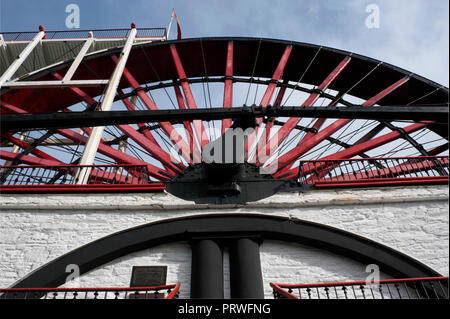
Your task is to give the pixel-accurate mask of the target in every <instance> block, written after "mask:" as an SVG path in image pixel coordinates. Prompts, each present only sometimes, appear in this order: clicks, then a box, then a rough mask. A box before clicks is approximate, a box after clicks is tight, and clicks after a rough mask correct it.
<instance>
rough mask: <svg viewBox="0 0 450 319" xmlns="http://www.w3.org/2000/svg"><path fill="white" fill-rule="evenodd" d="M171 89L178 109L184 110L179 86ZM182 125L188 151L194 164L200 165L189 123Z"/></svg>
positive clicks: (185, 122)
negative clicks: (187, 143)
mask: <svg viewBox="0 0 450 319" xmlns="http://www.w3.org/2000/svg"><path fill="white" fill-rule="evenodd" d="M173 89H174V90H175V95H176V97H177V103H178V107H179V108H180V109H183V110H185V109H186V105H185V104H184V100H183V96H182V95H181V91H180V88H179V86H178V85H176V84H174V86H173ZM183 125H184V128H185V130H186V136H187V138H188V142H189V149H190V150H191V153H192V157H193V158H194V162H195V163H200V162H201V158H200V152H199V150H198V147H197V144H196V143H195V141H194V131H193V130H192V126H191V123H190V122H189V121H184V122H183ZM191 164H192V161H191Z"/></svg>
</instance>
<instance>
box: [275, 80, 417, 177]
mask: <svg viewBox="0 0 450 319" xmlns="http://www.w3.org/2000/svg"><path fill="white" fill-rule="evenodd" d="M408 80H409V77H404V78H402V79H400V80H398V81H396V82H395V83H394V84H392V85H390V86H389V87H387V88H386V89H384V90H383V91H381V92H380V93H378V94H377V95H375V96H374V97H372V98H370V99H369V100H367V101H366V102H364V103H363V104H362V105H363V106H373V105H374V104H376V103H377V102H378V101H380V100H381V99H382V98H384V97H386V96H387V95H388V94H389V93H391V92H392V91H394V90H396V89H397V88H398V87H400V86H401V85H403V84H404V83H406V82H407V81H408ZM351 121H352V119H339V120H336V121H334V122H333V123H331V124H330V125H328V126H327V127H326V128H324V129H323V130H321V131H320V132H318V133H317V134H315V135H313V136H311V137H310V138H309V139H307V140H303V141H300V142H299V143H298V145H297V146H296V147H294V148H293V149H291V150H290V151H289V152H287V153H286V154H284V155H283V156H281V157H280V158H279V159H278V162H277V167H278V171H280V170H282V169H283V168H285V167H286V166H288V165H289V164H290V163H293V162H294V161H296V160H297V159H298V158H299V157H300V156H302V155H303V154H305V153H306V152H308V151H309V150H311V149H312V148H313V147H315V146H316V145H318V144H319V143H321V142H322V141H323V140H325V139H326V138H327V137H329V136H331V135H332V134H334V133H335V132H336V131H337V130H339V129H341V128H342V127H343V126H345V125H346V124H348V123H349V122H351ZM281 173H283V171H281Z"/></svg>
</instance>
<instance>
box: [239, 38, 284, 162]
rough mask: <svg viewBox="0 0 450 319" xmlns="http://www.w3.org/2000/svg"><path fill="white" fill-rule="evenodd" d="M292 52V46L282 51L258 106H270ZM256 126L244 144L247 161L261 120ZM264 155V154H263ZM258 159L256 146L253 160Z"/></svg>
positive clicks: (259, 120)
mask: <svg viewBox="0 0 450 319" xmlns="http://www.w3.org/2000/svg"><path fill="white" fill-rule="evenodd" d="M291 52H292V45H287V46H286V48H285V49H284V52H283V55H282V56H281V58H280V61H279V62H278V65H277V68H276V69H275V71H274V73H273V75H272V80H271V81H270V83H269V85H268V86H267V88H266V91H265V92H264V95H263V97H262V99H261V103H260V106H262V107H267V106H268V105H269V104H270V101H271V100H272V96H273V93H274V92H275V89H276V87H277V83H276V82H278V81H279V80H280V79H281V77H282V76H283V72H284V68H285V67H286V64H287V62H288V60H289V56H290V55H291ZM256 122H257V125H256V127H255V130H254V131H253V133H251V134H249V136H248V139H247V143H246V144H245V158H246V159H247V160H248V159H249V151H250V147H252V146H253V144H254V142H255V139H256V137H257V135H258V127H259V126H260V125H261V123H262V118H257V119H256ZM262 136H263V137H264V138H265V136H266V135H265V134H262ZM264 154H266V153H264ZM256 158H258V145H256V151H255V159H256Z"/></svg>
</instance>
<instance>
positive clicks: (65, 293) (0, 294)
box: [0, 282, 181, 299]
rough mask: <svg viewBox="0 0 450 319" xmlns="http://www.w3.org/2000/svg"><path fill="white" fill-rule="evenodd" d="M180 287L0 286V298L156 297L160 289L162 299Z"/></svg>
mask: <svg viewBox="0 0 450 319" xmlns="http://www.w3.org/2000/svg"><path fill="white" fill-rule="evenodd" d="M180 287H181V283H179V282H178V283H177V284H170V285H160V286H149V287H82V288H78V287H77V288H70V287H69V288H2V289H0V299H49V298H50V299H80V298H79V296H80V297H81V298H83V299H100V298H101V299H139V298H142V297H144V298H143V299H146V298H151V297H156V296H157V295H158V294H159V293H160V291H161V290H165V291H166V293H167V295H165V296H164V299H175V298H178V296H179V292H180ZM82 293H84V296H82ZM108 293H109V295H108Z"/></svg>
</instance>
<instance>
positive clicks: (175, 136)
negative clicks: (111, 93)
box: [112, 56, 190, 163]
mask: <svg viewBox="0 0 450 319" xmlns="http://www.w3.org/2000/svg"><path fill="white" fill-rule="evenodd" d="M112 59H113V61H114V62H117V57H116V56H113V57H112ZM122 76H123V77H124V78H125V80H126V81H127V82H128V83H129V84H130V86H131V87H132V88H133V89H138V88H140V87H141V86H140V85H139V83H138V82H137V81H136V79H135V78H134V77H133V75H131V73H130V72H129V71H128V69H127V68H124V70H123V74H122ZM136 94H137V95H138V97H139V98H140V99H141V101H142V102H143V103H144V105H145V106H146V107H147V108H148V109H149V110H158V107H157V106H156V104H155V103H154V102H153V101H152V99H151V98H150V97H149V96H148V95H147V93H145V92H144V91H142V90H137V92H136ZM159 124H160V126H161V128H162V129H163V131H164V132H165V133H166V135H167V136H168V137H169V138H170V140H171V141H172V143H173V144H174V145H175V146H176V147H177V149H178V151H179V152H178V153H181V155H182V156H183V157H184V159H185V160H186V161H187V162H188V163H190V159H189V156H188V154H189V153H190V150H189V146H188V145H187V144H186V142H185V141H184V140H183V137H182V136H181V135H180V134H179V133H178V132H177V130H176V129H175V128H174V127H173V125H172V124H171V123H169V122H160V123H159Z"/></svg>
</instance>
